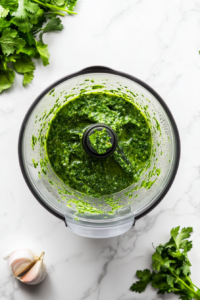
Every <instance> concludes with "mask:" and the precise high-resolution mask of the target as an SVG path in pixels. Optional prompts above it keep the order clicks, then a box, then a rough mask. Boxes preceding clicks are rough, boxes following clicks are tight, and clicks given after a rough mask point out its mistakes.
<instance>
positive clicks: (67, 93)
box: [18, 66, 180, 238]
mask: <svg viewBox="0 0 200 300" xmlns="http://www.w3.org/2000/svg"><path fill="white" fill-rule="evenodd" d="M92 91H95V92H96V93H98V92H109V93H111V94H113V93H114V94H115V95H116V94H117V95H119V96H123V97H126V98H127V99H128V100H129V101H131V102H132V103H133V104H134V105H136V106H137V107H139V109H140V110H141V111H142V113H143V114H144V115H145V117H146V119H147V120H148V123H149V126H150V130H151V136H152V141H153V144H152V153H151V160H150V164H149V166H148V168H147V169H146V170H145V171H144V172H143V173H142V174H141V177H140V179H139V181H138V182H135V183H134V184H132V185H131V186H129V187H127V188H126V189H125V190H122V191H120V192H117V193H115V194H110V195H104V196H101V197H92V196H88V195H85V194H82V193H80V192H78V191H75V190H73V189H72V188H71V187H70V186H67V185H66V184H65V183H64V182H63V181H61V179H60V178H59V177H58V176H57V175H56V174H55V172H54V171H53V169H52V167H51V164H50V162H49V160H48V157H47V153H46V148H45V140H46V136H47V132H48V126H49V122H50V120H52V118H53V117H54V115H55V113H56V111H57V110H58V109H59V107H61V106H62V105H63V104H65V103H67V102H68V101H70V100H71V99H73V98H74V97H76V96H78V95H79V94H87V93H91V92H92ZM18 151H19V162H20V166H21V170H22V173H23V176H24V179H25V181H26V183H27V185H28V187H29V188H30V190H31V192H32V193H33V195H34V196H35V198H36V199H37V200H38V201H39V202H40V203H41V204H42V205H43V206H44V207H45V208H46V209H47V210H48V211H50V212H51V213H52V214H54V215H55V216H56V217H58V218H60V219H62V220H64V221H65V224H66V225H67V226H68V227H69V228H70V229H71V230H72V231H73V232H75V233H77V234H79V235H81V236H85V237H92V238H109V237H113V236H117V235H120V234H123V233H125V232H126V231H127V230H129V229H130V228H131V227H132V226H133V225H134V224H135V221H136V220H137V219H139V218H141V217H142V216H144V215H145V214H147V213H148V212H149V211H151V210H152V209H153V208H154V207H155V206H156V205H157V204H158V203H159V202H160V201H161V200H162V199H163V197H164V196H165V195H166V193H167V192H168V190H169V188H170V186H171V184H172V182H173V180H174V178H175V175H176V172H177V169H178V165H179V158H180V140H179V134H178V130H177V126H176V124H175V121H174V119H173V116H172V114H171V112H170V111H169V109H168V107H167V105H166V104H165V102H164V101H163V100H162V99H161V97H160V96H159V95H158V94H157V93H156V92H155V91H154V90H153V89H152V88H151V87H149V86H148V85H147V84H145V83H144V82H142V81H141V80H139V79H137V78H135V77H133V76H131V75H128V74H125V73H122V72H118V71H115V70H112V69H109V68H106V67H101V66H94V67H89V68H86V69H83V70H81V71H79V72H77V73H74V74H71V75H69V76H66V77H64V78H62V79H60V80H58V81H57V82H55V83H54V84H52V85H51V86H50V87H48V88H47V89H46V90H45V91H43V92H42V93H41V94H40V95H39V97H38V98H37V99H36V100H35V101H34V102H33V104H32V105H31V107H30V109H29V110H28V112H27V114H26V116H25V118H24V120H23V123H22V127H21V131H20V135H19V146H18Z"/></svg>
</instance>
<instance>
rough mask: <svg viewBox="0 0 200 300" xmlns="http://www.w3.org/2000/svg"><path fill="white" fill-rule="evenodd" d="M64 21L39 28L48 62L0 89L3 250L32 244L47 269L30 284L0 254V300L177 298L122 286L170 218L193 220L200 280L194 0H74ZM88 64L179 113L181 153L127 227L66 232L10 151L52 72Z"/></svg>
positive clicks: (199, 36)
mask: <svg viewBox="0 0 200 300" xmlns="http://www.w3.org/2000/svg"><path fill="white" fill-rule="evenodd" d="M76 11H77V12H78V13H79V14H78V16H75V17H66V18H64V19H63V23H64V26H65V29H64V30H63V31H62V32H60V33H50V34H49V35H48V34H46V36H45V37H44V40H45V42H46V43H48V45H49V51H50V53H51V63H50V65H49V66H48V67H46V68H44V67H43V66H42V64H41V62H36V64H37V68H36V71H35V79H34V81H33V82H32V84H31V85H30V86H29V87H28V88H23V87H22V77H21V76H20V75H17V76H16V79H15V84H14V87H13V88H12V89H10V90H9V91H7V92H5V93H2V94H1V95H0V161H1V165H0V258H1V257H3V256H4V255H6V254H8V253H9V252H11V251H12V250H14V249H17V248H21V247H29V248H31V249H32V250H35V251H36V252H37V253H39V251H42V250H44V251H45V252H46V256H45V263H46V266H47V270H48V276H47V278H46V279H45V281H44V282H43V283H42V284H40V285H38V286H35V287H31V286H26V285H23V284H21V283H20V282H18V281H17V280H15V279H14V278H13V277H12V276H11V275H10V273H9V270H8V267H7V264H6V262H5V261H3V260H2V259H0V270H1V271H0V299H1V300H29V299H37V300H44V299H47V300H55V299H56V300H64V299H67V300H81V299H87V300H108V299H109V300H131V299H136V300H137V299H143V300H144V299H145V300H151V299H154V300H155V299H174V300H175V299H178V298H177V297H176V296H173V295H166V296H158V295H156V291H155V290H153V289H152V288H151V287H148V289H147V291H146V293H145V294H141V295H139V294H134V293H132V292H130V291H129V287H130V285H131V284H132V283H133V282H134V281H135V279H136V278H135V272H136V270H137V269H143V268H148V267H149V266H150V262H151V254H152V253H153V249H152V246H151V244H152V242H153V243H154V244H155V245H157V244H159V243H160V242H165V241H166V240H167V239H168V237H169V232H170V230H171V228H172V227H175V226H178V225H181V226H193V227H194V233H193V236H192V237H193V243H194V248H193V249H192V251H191V252H190V259H191V262H192V264H193V266H192V279H193V281H194V283H195V284H196V285H197V286H200V276H199V268H200V251H199V248H198V246H200V198H199V195H200V136H199V132H200V88H199V87H200V56H199V54H198V51H199V50H200V22H199V19H200V2H199V0H151V1H149V0H123V1H122V0H109V1H108V0H102V1H97V0H79V1H78V4H77V7H76ZM91 65H104V66H108V67H111V68H114V69H117V70H120V71H123V72H127V73H130V74H132V75H134V76H136V77H138V78H140V79H141V80H143V81H145V82H147V83H148V84H149V85H150V86H152V87H153V88H154V89H155V90H156V91H157V92H158V93H159V94H160V95H161V96H162V97H163V99H164V100H165V101H166V103H167V105H168V106H169V108H170V110H171V112H172V113H173V115H174V117H175V120H176V122H177V125H178V128H179V131H180V137H181V144H182V155H181V161H180V167H179V171H178V174H177V177H176V179H175V181H174V183H173V186H172V187H171V189H170V191H169V192H168V194H167V196H166V197H165V198H164V199H163V201H162V202H161V203H160V204H159V205H158V206H157V207H156V208H155V209H154V210H153V211H152V212H151V213H149V214H148V215H147V216H145V217H144V218H142V219H140V220H139V221H137V222H136V225H135V227H134V228H133V229H131V230H130V231H129V232H127V233H126V234H124V235H122V236H119V237H115V238H111V239H105V240H93V239H87V238H82V237H80V236H77V235H75V234H73V233H72V232H71V231H70V230H69V229H68V228H66V227H65V224H64V222H62V221H60V220H59V219H57V218H56V217H54V216H53V215H51V214H50V213H48V212H47V211H46V210H45V209H44V208H43V207H42V206H41V205H40V204H39V203H38V202H37V201H36V200H35V199H34V197H33V195H32V194H31V192H30V191H29V189H28V187H27V186H26V183H25V181H24V179H23V177H22V174H21V171H20V168H19V163H18V154H17V142H18V134H19V129H20V126H21V122H22V120H23V117H24V115H25V113H26V111H27V110H28V108H29V106H30V105H31V103H32V102H33V101H34V99H35V98H36V96H37V95H38V94H39V93H40V92H41V91H42V90H43V89H45V88H46V87H47V86H48V85H50V84H51V83H53V82H54V81H55V80H57V79H59V78H61V77H63V76H65V75H67V74H70V73H72V72H75V71H78V70H80V69H82V68H84V67H87V66H91Z"/></svg>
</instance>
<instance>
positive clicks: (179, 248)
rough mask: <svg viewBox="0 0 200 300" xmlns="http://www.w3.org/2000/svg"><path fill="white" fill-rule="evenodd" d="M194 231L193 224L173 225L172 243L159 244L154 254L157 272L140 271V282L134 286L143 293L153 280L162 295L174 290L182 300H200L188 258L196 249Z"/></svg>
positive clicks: (138, 272)
mask: <svg viewBox="0 0 200 300" xmlns="http://www.w3.org/2000/svg"><path fill="white" fill-rule="evenodd" d="M192 231H193V229H192V227H187V228H183V229H182V230H181V231H180V227H176V228H173V229H172V230H171V238H170V240H169V242H167V243H166V244H164V245H159V246H158V247H156V249H155V250H156V251H155V253H154V254H153V255H152V268H153V271H150V270H148V269H145V270H143V271H137V272H136V275H137V277H138V278H139V281H137V282H135V283H134V284H133V285H132V286H131V288H130V289H131V290H132V291H133V292H137V293H142V292H144V291H145V289H146V287H147V285H148V284H149V283H151V285H152V287H154V288H156V289H158V294H165V293H174V294H176V295H179V299H182V300H191V299H197V300H200V289H199V288H198V287H197V286H196V285H195V284H194V283H193V282H192V280H191V272H190V267H191V263H190V261H189V258H188V252H189V251H190V250H191V248H192V242H191V241H189V240H188V238H189V237H190V236H191V232H192Z"/></svg>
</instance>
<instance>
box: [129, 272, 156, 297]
mask: <svg viewBox="0 0 200 300" xmlns="http://www.w3.org/2000/svg"><path fill="white" fill-rule="evenodd" d="M136 275H137V277H138V278H139V279H140V281H137V282H135V283H134V284H133V285H132V286H131V287H130V289H131V291H133V292H136V293H142V292H143V291H144V290H145V289H146V287H147V285H148V284H149V283H150V282H151V279H152V274H151V272H150V270H148V269H145V270H143V271H137V273H136Z"/></svg>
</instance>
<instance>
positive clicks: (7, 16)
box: [0, 0, 77, 93]
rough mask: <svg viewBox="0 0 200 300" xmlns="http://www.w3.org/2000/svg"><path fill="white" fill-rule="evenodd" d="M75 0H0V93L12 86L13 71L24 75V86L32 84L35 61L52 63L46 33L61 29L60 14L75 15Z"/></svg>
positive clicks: (44, 63) (45, 64) (46, 63)
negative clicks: (35, 59) (45, 40)
mask: <svg viewBox="0 0 200 300" xmlns="http://www.w3.org/2000/svg"><path fill="white" fill-rule="evenodd" d="M76 1H77V0H0V93H1V92H2V91H3V90H6V89H8V88H10V87H11V85H12V83H13V82H14V78H15V72H14V70H15V71H16V72H18V73H20V74H23V75H24V78H23V85H24V86H26V85H27V84H29V83H30V82H31V81H32V79H33V77H34V70H35V64H34V62H33V58H41V59H42V62H43V65H44V66H47V65H48V64H49V57H50V55H49V52H48V46H47V45H46V44H45V43H44V41H43V34H44V33H46V32H50V31H60V30H62V29H63V25H62V24H61V19H60V18H59V17H58V15H61V16H65V14H64V13H61V11H64V12H67V13H68V14H75V13H74V12H73V9H74V6H75V4H76ZM47 21H48V23H47ZM44 24H46V25H45V26H44ZM38 35H39V38H37V36H38Z"/></svg>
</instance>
